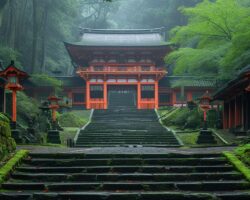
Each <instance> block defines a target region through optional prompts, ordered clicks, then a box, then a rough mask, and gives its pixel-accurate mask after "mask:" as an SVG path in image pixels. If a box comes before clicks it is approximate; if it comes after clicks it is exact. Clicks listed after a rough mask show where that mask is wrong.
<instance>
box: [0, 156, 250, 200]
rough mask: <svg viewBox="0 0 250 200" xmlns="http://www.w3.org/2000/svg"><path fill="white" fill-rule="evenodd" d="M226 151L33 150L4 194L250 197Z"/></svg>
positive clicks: (155, 199) (199, 199)
mask: <svg viewBox="0 0 250 200" xmlns="http://www.w3.org/2000/svg"><path fill="white" fill-rule="evenodd" d="M249 189H250V183H249V182H248V181H246V180H245V179H244V177H243V176H242V175H241V174H240V173H239V172H238V171H236V170H235V169H234V167H233V166H232V165H231V164H229V163H228V162H227V160H226V158H225V157H223V156H222V155H220V154H190V155H184V154H82V153H81V154H80V153H68V154H67V153H64V154H58V153H54V154H53V153H50V154H42V153H41V154H30V155H29V157H28V158H26V159H25V160H24V161H23V163H22V164H21V165H20V166H19V167H17V168H16V170H15V171H14V172H13V173H12V174H11V176H10V179H9V180H8V181H7V182H5V183H3V184H2V188H1V191H0V199H1V200H4V199H6V200H8V199H18V200H22V199H37V200H39V199H49V200H52V199H67V200H69V199H70V200H73V199H86V200H87V199H88V200H183V199H184V200H187V199H188V200H212V199H220V200H249V199H250V190H249Z"/></svg>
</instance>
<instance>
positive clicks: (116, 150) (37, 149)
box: [17, 145, 236, 154]
mask: <svg viewBox="0 0 250 200" xmlns="http://www.w3.org/2000/svg"><path fill="white" fill-rule="evenodd" d="M234 148H236V147H235V146H226V147H204V148H181V147H180V148H155V147H103V148H66V147H65V148H64V147H47V146H28V145H27V146H18V147H17V149H26V150H29V151H30V152H32V153H88V154H166V153H180V154H195V153H199V154H201V153H204V154H206V153H221V152H223V151H231V150H233V149H234Z"/></svg>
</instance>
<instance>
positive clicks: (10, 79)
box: [0, 61, 28, 143]
mask: <svg viewBox="0 0 250 200" xmlns="http://www.w3.org/2000/svg"><path fill="white" fill-rule="evenodd" d="M0 77H3V78H5V79H6V80H7V84H6V85H5V88H6V89H7V90H10V91H11V92H12V118H11V132H12V137H13V138H14V139H15V141H16V142H17V143H22V137H21V134H20V131H19V130H18V129H17V126H16V122H17V92H18V91H21V90H23V86H22V85H21V84H20V80H21V79H24V78H27V77H28V74H27V73H25V72H23V71H21V70H19V69H18V68H16V67H15V65H14V61H11V64H10V65H9V66H8V67H7V68H6V69H5V70H3V71H0Z"/></svg>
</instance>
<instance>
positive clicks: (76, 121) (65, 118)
mask: <svg viewBox="0 0 250 200" xmlns="http://www.w3.org/2000/svg"><path fill="white" fill-rule="evenodd" d="M58 120H59V123H60V125H61V126H62V127H82V126H83V125H84V124H85V123H86V120H85V119H83V118H80V117H78V116H77V115H75V114H74V113H72V112H67V113H63V114H62V115H60V116H59V119H58Z"/></svg>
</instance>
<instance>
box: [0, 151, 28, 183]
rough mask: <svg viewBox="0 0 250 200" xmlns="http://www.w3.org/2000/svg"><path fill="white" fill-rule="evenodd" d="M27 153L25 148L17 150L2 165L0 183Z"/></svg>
mask: <svg viewBox="0 0 250 200" xmlns="http://www.w3.org/2000/svg"><path fill="white" fill-rule="evenodd" d="M27 155H28V151H27V150H20V151H18V152H17V153H16V154H15V155H14V156H13V157H12V158H11V159H10V160H9V161H8V162H7V163H6V164H5V165H4V166H3V167H1V168H0V183H3V182H4V181H5V180H6V178H7V177H8V176H9V174H10V172H11V171H12V170H13V169H15V167H16V166H17V165H18V164H19V163H20V162H21V160H22V159H23V158H25V157H26V156H27Z"/></svg>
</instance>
